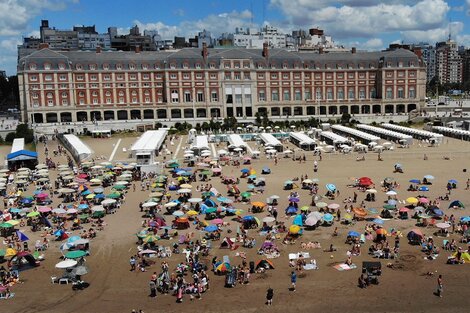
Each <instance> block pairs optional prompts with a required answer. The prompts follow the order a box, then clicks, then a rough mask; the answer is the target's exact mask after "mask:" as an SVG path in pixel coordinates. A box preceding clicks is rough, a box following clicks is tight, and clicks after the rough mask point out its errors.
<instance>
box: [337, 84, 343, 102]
mask: <svg viewBox="0 0 470 313" xmlns="http://www.w3.org/2000/svg"><path fill="white" fill-rule="evenodd" d="M338 100H344V90H343V88H341V87H339V88H338Z"/></svg>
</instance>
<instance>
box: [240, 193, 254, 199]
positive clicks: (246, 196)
mask: <svg viewBox="0 0 470 313" xmlns="http://www.w3.org/2000/svg"><path fill="white" fill-rule="evenodd" d="M240 196H242V198H249V197H251V193H249V192H247V191H245V192H242V193H241V194H240Z"/></svg>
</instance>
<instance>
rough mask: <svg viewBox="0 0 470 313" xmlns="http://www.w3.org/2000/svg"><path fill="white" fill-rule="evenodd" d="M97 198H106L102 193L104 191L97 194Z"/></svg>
mask: <svg viewBox="0 0 470 313" xmlns="http://www.w3.org/2000/svg"><path fill="white" fill-rule="evenodd" d="M95 198H96V199H104V198H105V195H104V194H102V193H100V194H97V195H96V196H95Z"/></svg>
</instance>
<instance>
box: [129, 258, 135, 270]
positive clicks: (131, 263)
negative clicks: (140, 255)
mask: <svg viewBox="0 0 470 313" xmlns="http://www.w3.org/2000/svg"><path fill="white" fill-rule="evenodd" d="M135 263H136V259H135V256H134V255H133V256H131V259H130V260H129V264H130V265H131V270H130V271H131V272H134V271H135Z"/></svg>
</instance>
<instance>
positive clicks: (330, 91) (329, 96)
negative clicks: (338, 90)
mask: <svg viewBox="0 0 470 313" xmlns="http://www.w3.org/2000/svg"><path fill="white" fill-rule="evenodd" d="M326 99H327V100H333V89H331V88H328V89H327V90H326Z"/></svg>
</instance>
